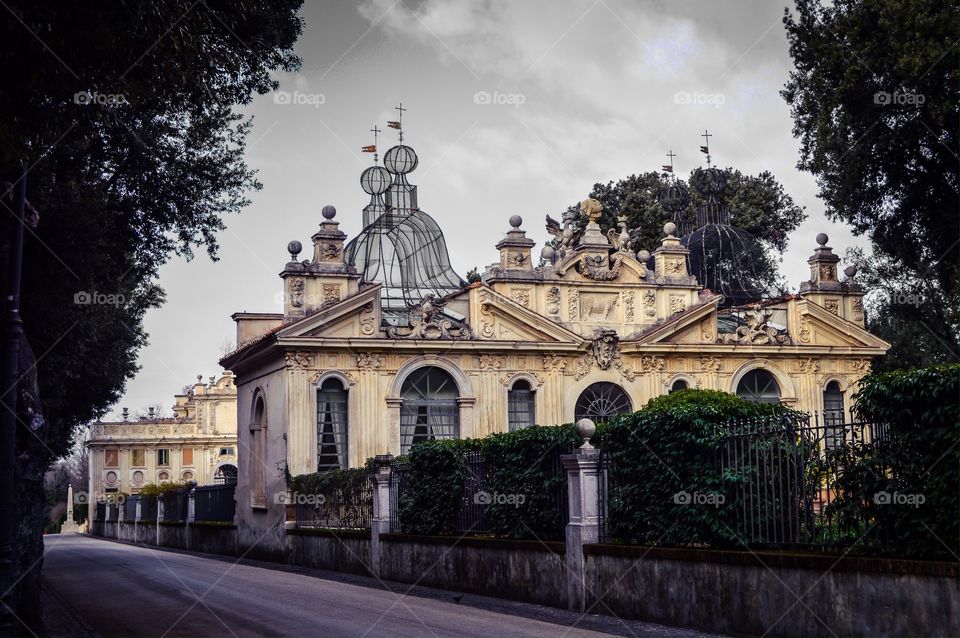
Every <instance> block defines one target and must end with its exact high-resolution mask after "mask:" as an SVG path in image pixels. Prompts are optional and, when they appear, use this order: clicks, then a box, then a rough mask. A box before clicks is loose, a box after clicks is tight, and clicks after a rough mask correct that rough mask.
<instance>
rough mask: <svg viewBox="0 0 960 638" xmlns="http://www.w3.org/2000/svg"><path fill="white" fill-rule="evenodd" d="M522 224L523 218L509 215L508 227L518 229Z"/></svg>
mask: <svg viewBox="0 0 960 638" xmlns="http://www.w3.org/2000/svg"><path fill="white" fill-rule="evenodd" d="M522 223H523V217H520V215H511V216H510V225H511V226H512V227H514V228H520V224H522Z"/></svg>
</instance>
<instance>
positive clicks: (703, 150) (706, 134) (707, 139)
mask: <svg viewBox="0 0 960 638" xmlns="http://www.w3.org/2000/svg"><path fill="white" fill-rule="evenodd" d="M700 137H702V138H703V139H704V144H703V146H701V147H700V152H701V153H703V154H704V155H706V156H707V168H709V167H710V161H711V158H710V138H711V137H713V136H712V135H710V131H708V130H707V129H703V135H701V136H700Z"/></svg>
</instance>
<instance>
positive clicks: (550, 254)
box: [540, 246, 557, 263]
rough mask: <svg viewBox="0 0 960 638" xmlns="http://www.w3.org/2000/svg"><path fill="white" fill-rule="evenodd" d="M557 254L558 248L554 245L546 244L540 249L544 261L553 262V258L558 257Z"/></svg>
mask: <svg viewBox="0 0 960 638" xmlns="http://www.w3.org/2000/svg"><path fill="white" fill-rule="evenodd" d="M556 256H557V249H556V248H554V247H553V246H544V247H543V248H542V249H541V250H540V257H541V258H542V259H543V260H544V261H549V262H551V263H552V262H553V258H554V257H556Z"/></svg>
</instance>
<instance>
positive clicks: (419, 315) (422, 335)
mask: <svg viewBox="0 0 960 638" xmlns="http://www.w3.org/2000/svg"><path fill="white" fill-rule="evenodd" d="M443 306H444V303H443V302H441V301H440V300H439V299H437V297H436V295H434V294H433V293H427V294H426V295H425V296H424V298H423V301H422V302H421V303H420V305H419V306H415V307H414V308H413V309H411V312H410V327H409V328H405V327H400V326H390V328H388V329H387V336H389V337H390V338H391V339H458V340H459V339H470V338H472V336H473V333H472V332H471V331H470V328H469V327H468V326H467V325H466V324H462V323H460V322H458V321H454V320H453V319H450V318H449V317H446V316H445V315H444V314H443Z"/></svg>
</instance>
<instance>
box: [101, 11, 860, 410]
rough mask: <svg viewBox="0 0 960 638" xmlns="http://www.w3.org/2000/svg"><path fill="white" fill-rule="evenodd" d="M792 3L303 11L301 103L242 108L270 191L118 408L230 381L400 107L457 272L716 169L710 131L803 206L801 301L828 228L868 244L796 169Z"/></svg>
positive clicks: (833, 237) (163, 325)
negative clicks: (615, 201)
mask: <svg viewBox="0 0 960 638" xmlns="http://www.w3.org/2000/svg"><path fill="white" fill-rule="evenodd" d="M785 4H786V2H785V0H783V1H780V2H778V1H777V0H755V1H753V2H749V1H745V0H737V1H718V0H699V1H697V2H693V1H691V2H659V1H652V0H649V1H643V0H538V1H536V2H534V1H520V0H425V1H424V2H419V3H415V2H411V1H409V0H401V1H397V0H365V1H360V2H358V1H346V0H344V1H324V2H312V1H311V0H307V2H306V6H305V7H304V9H303V18H304V21H305V26H304V31H303V35H302V36H301V38H300V41H299V42H298V44H297V47H296V49H297V52H298V54H299V55H300V57H301V58H302V59H303V67H302V69H301V71H300V72H299V73H295V74H282V75H280V76H279V77H278V80H279V82H280V90H281V91H283V92H286V93H285V94H283V93H281V94H279V96H278V95H265V96H260V97H258V98H257V99H256V100H255V101H254V102H253V104H252V105H251V106H250V107H249V108H248V109H246V111H247V112H248V113H249V114H250V115H252V116H254V127H253V131H252V133H251V135H250V138H249V144H248V150H247V162H248V164H249V165H250V166H251V167H252V168H255V169H257V170H258V171H259V175H258V177H259V179H260V181H261V182H263V185H264V187H263V190H261V191H260V192H257V193H254V194H252V200H253V203H252V204H251V205H250V206H249V207H248V208H247V209H246V210H244V211H243V212H242V213H240V214H239V215H235V216H232V217H230V218H228V219H227V220H226V223H227V230H226V231H224V232H223V233H221V235H220V243H221V251H220V260H219V261H217V262H211V261H210V259H209V258H207V257H206V256H205V255H204V254H200V256H198V257H197V258H196V259H195V260H194V261H192V262H184V261H182V260H178V261H173V262H171V263H170V264H168V265H167V266H165V267H164V268H163V269H162V270H161V276H160V283H161V285H162V286H163V287H164V288H165V289H166V291H167V303H166V304H165V305H164V306H163V307H162V308H160V309H158V310H153V311H152V312H150V313H149V314H148V315H147V319H146V328H147V331H148V332H149V333H150V345H149V346H148V347H147V348H145V349H144V350H143V351H142V352H141V354H140V365H141V366H142V370H141V371H140V373H139V374H138V375H137V377H136V378H135V379H134V380H133V381H131V382H130V383H129V384H128V387H127V392H126V395H125V396H124V398H123V399H122V400H121V401H120V402H119V403H118V404H117V405H116V406H115V407H114V412H113V414H114V415H116V414H118V413H119V411H120V408H121V406H128V407H130V409H131V410H138V409H142V408H143V407H144V406H147V405H151V404H155V403H161V404H163V405H165V406H169V405H172V403H173V395H174V394H175V393H176V392H179V391H180V389H181V388H182V387H183V386H184V385H185V384H187V383H190V382H192V381H193V380H194V379H195V377H196V375H198V374H203V375H204V377H205V378H206V377H207V376H209V375H212V374H218V373H219V372H220V368H219V366H218V364H217V360H218V359H219V358H220V356H221V354H222V348H223V344H224V342H226V341H229V342H231V343H232V342H233V340H234V335H235V332H234V325H233V322H232V321H231V319H230V315H231V314H232V313H234V312H237V311H264V312H279V311H280V310H281V306H280V303H279V301H278V299H277V294H278V293H279V292H280V290H281V282H280V278H279V277H278V276H277V275H278V273H279V272H280V270H281V269H282V268H283V265H284V263H285V262H286V261H287V260H288V254H287V252H286V250H285V247H286V245H287V242H288V241H290V240H292V239H297V240H300V241H301V242H302V243H303V245H304V247H305V248H304V253H303V254H302V255H301V258H308V257H309V256H310V249H309V246H310V236H311V235H312V234H313V233H314V232H315V231H316V229H317V226H318V224H319V222H320V220H321V216H320V209H321V208H322V207H323V206H324V205H325V204H333V205H334V206H336V208H337V211H338V213H337V220H338V221H339V222H340V224H341V229H342V230H343V231H345V232H346V233H347V234H348V235H350V236H353V235H355V234H356V233H357V231H359V230H360V219H361V217H360V216H361V209H362V207H363V206H364V205H365V204H366V203H367V199H366V196H365V195H364V193H363V192H362V191H361V190H360V186H359V179H358V178H359V174H360V172H361V171H362V170H363V169H364V168H365V167H366V166H368V165H369V164H370V156H369V155H365V154H363V153H361V152H360V147H361V146H363V145H366V144H372V143H373V140H372V134H371V133H369V132H368V131H369V129H370V128H371V127H372V126H373V125H374V124H378V125H379V127H380V128H382V129H386V128H387V127H386V122H387V120H393V119H396V114H397V113H396V111H394V110H393V107H395V106H396V105H397V104H398V103H399V102H403V105H404V107H405V108H408V109H409V110H408V111H406V112H405V113H404V118H403V122H404V130H405V133H406V140H405V141H406V142H407V143H408V144H410V145H411V146H413V147H414V148H415V149H416V151H417V153H418V155H419V157H420V165H419V167H418V168H417V170H416V171H415V172H413V173H412V174H411V175H410V181H411V182H412V183H414V184H417V185H418V186H419V203H420V206H421V208H422V209H423V210H425V211H427V212H428V213H430V214H431V215H433V216H434V218H435V219H436V220H437V222H438V223H439V224H440V226H441V228H442V229H443V231H444V233H445V235H446V239H447V246H448V247H449V249H450V256H451V259H452V260H453V265H454V268H455V269H456V270H457V272H459V273H460V275H461V276H464V275H465V274H466V272H467V271H468V270H469V269H470V268H472V267H474V266H480V267H481V270H482V267H483V266H484V265H486V264H489V263H491V262H493V261H495V260H496V259H497V251H496V249H495V248H494V244H496V242H497V241H498V240H499V239H500V238H501V237H502V236H503V233H504V232H505V231H506V230H507V229H508V227H509V226H508V223H507V219H508V218H509V217H510V216H511V215H513V214H519V215H521V216H522V217H523V219H524V224H523V228H524V229H525V230H527V233H528V235H529V236H531V237H532V238H533V239H535V240H536V241H537V242H538V244H539V245H542V242H543V241H544V240H546V239H547V233H546V231H545V229H544V215H546V214H548V213H549V214H552V215H553V216H554V217H559V213H560V212H561V211H563V209H564V208H566V207H567V206H568V205H569V204H571V203H574V202H576V201H579V200H581V199H582V198H583V197H584V196H586V194H587V193H588V192H589V191H590V189H591V187H592V185H593V184H594V183H595V182H606V181H608V180H612V179H617V178H621V177H625V176H627V175H629V174H631V173H637V172H643V171H648V170H657V169H658V168H659V167H660V165H661V164H663V163H664V161H665V159H666V158H665V154H666V153H667V151H668V150H671V149H672V150H673V151H674V152H675V153H676V154H677V158H676V160H675V165H676V167H677V172H678V174H680V175H682V176H684V177H685V176H686V175H687V173H688V172H689V171H690V170H691V169H693V168H695V167H697V166H700V165H701V164H702V162H703V156H702V155H701V154H700V153H699V152H698V146H699V144H701V143H702V142H703V140H702V138H701V137H699V136H700V134H702V133H703V131H704V129H709V130H710V133H711V134H712V135H713V137H712V138H711V140H710V142H711V150H712V152H713V156H714V159H715V161H716V163H717V164H719V165H721V166H734V167H736V168H738V169H740V170H741V171H743V172H744V173H747V174H757V173H759V172H760V171H763V170H769V171H771V172H773V174H774V175H775V176H776V177H777V179H778V180H779V181H780V182H781V183H783V184H784V186H785V187H786V190H787V192H788V193H789V194H790V195H791V196H792V197H793V198H794V199H795V200H796V201H797V203H799V204H801V205H803V206H805V207H806V210H807V213H808V215H809V217H808V219H807V221H806V222H805V223H804V224H803V225H802V226H801V227H800V228H799V230H797V231H796V232H795V233H794V234H793V235H792V236H791V238H790V239H791V241H790V246H789V249H788V250H787V252H786V253H785V255H784V260H783V264H782V271H783V273H784V274H785V276H786V278H787V281H788V282H789V283H790V285H791V286H792V287H793V288H794V289H795V288H796V287H797V286H798V285H799V283H800V282H801V281H802V280H803V279H805V278H806V277H807V275H808V273H809V269H808V266H807V264H806V258H807V257H808V256H809V255H810V254H811V252H812V249H813V248H814V246H815V243H814V239H813V238H814V236H815V235H816V234H817V233H818V232H826V233H828V234H829V235H830V245H831V246H833V247H834V249H835V250H836V251H837V252H839V253H840V254H841V255H842V254H843V251H844V250H845V249H846V248H847V247H848V246H852V245H863V244H864V241H863V239H862V238H854V237H853V236H852V234H851V233H850V231H849V229H848V227H846V226H844V225H840V224H835V223H832V222H828V221H827V220H826V218H825V217H824V215H823V206H822V204H821V202H820V201H819V200H818V199H816V197H815V194H816V185H815V183H814V180H813V178H812V177H811V176H810V175H808V174H805V173H801V172H799V171H798V170H797V169H796V168H795V164H796V161H797V158H798V148H799V145H798V143H797V141H796V140H794V138H793V136H792V135H791V126H792V120H791V118H790V113H789V110H788V108H787V106H786V104H785V103H784V102H783V100H782V98H780V96H779V94H778V92H779V90H780V88H781V87H782V86H783V84H784V82H785V81H786V79H787V74H788V72H789V70H790V68H791V66H792V65H791V62H790V58H789V56H788V53H787V42H786V38H785V35H784V29H783V24H782V18H783V10H784V6H785ZM286 97H289V98H290V99H289V100H286V99H284V98H286ZM488 98H489V99H488ZM394 133H395V132H394V131H390V132H389V133H386V134H383V135H382V136H381V140H380V148H381V150H386V149H387V148H388V147H389V146H392V145H393V144H395V143H396V135H395V134H394ZM640 248H647V249H649V250H653V249H654V248H655V247H654V246H646V247H640ZM535 254H539V248H536V249H535ZM168 412H169V408H168Z"/></svg>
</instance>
